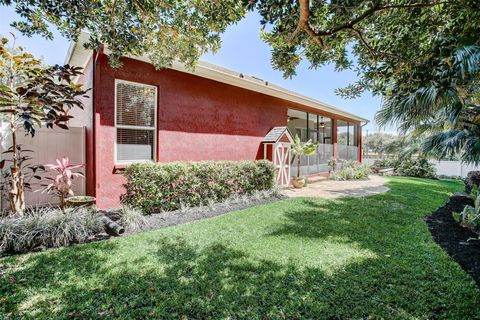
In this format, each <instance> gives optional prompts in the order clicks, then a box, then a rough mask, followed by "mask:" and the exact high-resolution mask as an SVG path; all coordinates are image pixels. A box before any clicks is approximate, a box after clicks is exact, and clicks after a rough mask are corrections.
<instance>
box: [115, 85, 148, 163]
mask: <svg viewBox="0 0 480 320" xmlns="http://www.w3.org/2000/svg"><path fill="white" fill-rule="evenodd" d="M115 85H116V93H115V95H116V97H115V130H116V151H115V152H116V155H115V159H116V161H117V162H132V161H152V160H155V136H156V135H155V124H156V114H157V88H156V87H155V86H149V85H145V84H140V83H134V82H128V81H122V80H116V83H115Z"/></svg>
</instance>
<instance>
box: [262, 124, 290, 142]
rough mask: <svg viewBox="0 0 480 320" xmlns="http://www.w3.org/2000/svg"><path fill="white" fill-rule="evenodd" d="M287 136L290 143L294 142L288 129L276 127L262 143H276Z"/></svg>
mask: <svg viewBox="0 0 480 320" xmlns="http://www.w3.org/2000/svg"><path fill="white" fill-rule="evenodd" d="M285 135H286V136H287V137H288V140H289V142H293V138H292V134H291V133H290V130H288V128H287V127H274V128H272V129H271V130H270V131H269V132H268V133H267V135H266V136H265V137H264V138H263V139H262V142H263V143H275V142H278V141H279V140H280V139H282V137H284V136H285Z"/></svg>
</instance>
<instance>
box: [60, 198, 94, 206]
mask: <svg viewBox="0 0 480 320" xmlns="http://www.w3.org/2000/svg"><path fill="white" fill-rule="evenodd" d="M65 202H66V205H67V207H69V208H78V207H92V206H94V205H95V197H90V196H73V197H69V198H67V199H66V200H65Z"/></svg>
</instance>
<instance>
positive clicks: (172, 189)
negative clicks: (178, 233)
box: [121, 160, 275, 213]
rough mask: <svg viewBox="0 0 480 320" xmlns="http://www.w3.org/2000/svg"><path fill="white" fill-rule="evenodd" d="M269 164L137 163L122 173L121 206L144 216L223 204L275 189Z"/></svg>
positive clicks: (271, 167)
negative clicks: (136, 210) (123, 192)
mask: <svg viewBox="0 0 480 320" xmlns="http://www.w3.org/2000/svg"><path fill="white" fill-rule="evenodd" d="M274 175H275V169H274V167H273V165H272V163H271V162H270V161H267V160H260V161H239V162H235V161H203V162H188V163H185V162H172V163H138V164H132V165H130V166H128V167H127V168H126V169H125V178H126V184H125V185H124V186H125V190H126V192H125V194H124V195H122V198H121V200H122V203H123V204H124V205H127V206H131V207H135V208H141V209H142V210H143V211H144V212H145V213H153V212H161V211H171V210H177V209H179V208H180V206H181V204H182V205H183V206H187V207H193V206H199V205H202V204H206V203H207V201H208V200H209V199H211V200H214V201H215V202H219V201H223V200H225V199H227V198H228V197H230V196H232V195H236V194H238V195H244V194H247V195H249V194H252V193H253V192H254V191H257V190H269V189H271V188H273V187H274V185H275V182H274Z"/></svg>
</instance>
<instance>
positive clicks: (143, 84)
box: [66, 34, 366, 209]
mask: <svg viewBox="0 0 480 320" xmlns="http://www.w3.org/2000/svg"><path fill="white" fill-rule="evenodd" d="M87 39H88V35H86V34H82V35H81V37H80V38H79V41H78V42H77V43H73V44H72V45H71V47H70V50H69V53H68V56H67V60H66V63H69V64H72V65H76V66H81V67H84V68H85V69H84V75H83V76H82V77H80V78H79V79H78V81H79V82H80V83H83V84H84V85H85V86H86V87H91V88H92V91H91V92H90V98H89V99H87V100H85V101H84V104H85V107H86V110H85V111H74V114H73V115H74V119H72V120H71V123H70V125H71V126H85V127H86V139H87V142H86V146H87V148H86V149H87V154H86V184H87V188H86V190H87V194H88V195H92V196H95V197H96V198H97V206H98V207H99V208H102V209H103V208H113V207H118V206H119V205H120V202H119V199H120V195H121V194H122V193H123V186H122V184H123V183H124V178H123V176H122V169H124V168H125V166H126V165H128V163H131V162H134V161H156V162H170V161H200V160H255V159H262V158H263V157H264V155H263V147H262V143H261V142H262V139H263V138H264V137H265V135H266V134H267V133H268V132H269V131H270V129H272V128H273V127H277V126H288V127H289V129H290V131H291V132H292V134H293V135H295V134H298V135H299V136H301V139H302V140H303V141H307V140H308V139H313V140H315V141H319V142H320V145H319V152H318V154H317V155H315V156H313V157H310V159H306V160H305V161H304V162H305V163H302V171H303V173H304V174H306V175H311V174H322V173H325V172H327V171H328V169H327V165H326V164H327V162H328V160H330V159H334V158H335V159H339V158H344V159H356V160H359V161H361V125H362V122H365V121H366V120H365V119H363V118H360V117H357V116H355V115H352V114H349V113H347V112H344V111H341V110H339V109H336V108H334V107H332V106H328V105H326V104H324V103H322V102H320V101H317V100H313V99H310V98H308V97H304V96H301V95H299V94H297V93H294V92H290V91H288V90H285V89H282V88H280V87H277V86H275V85H272V84H269V83H268V82H265V81H262V80H259V79H256V78H253V77H248V76H245V75H242V74H240V73H237V72H233V71H230V70H226V69H223V68H219V67H216V66H213V65H209V64H200V65H199V66H198V67H197V68H196V70H195V71H194V72H191V71H187V70H184V69H183V68H182V67H181V66H174V67H173V68H171V69H164V70H156V69H155V68H154V67H153V65H152V64H150V63H148V60H147V59H146V58H143V57H132V58H124V59H123V66H122V67H121V68H117V69H114V68H112V67H110V66H109V65H108V61H107V56H106V55H105V54H103V53H101V52H100V53H96V52H95V53H94V52H91V51H88V50H86V49H84V47H83V43H84V42H85V41H86V40H87Z"/></svg>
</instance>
